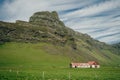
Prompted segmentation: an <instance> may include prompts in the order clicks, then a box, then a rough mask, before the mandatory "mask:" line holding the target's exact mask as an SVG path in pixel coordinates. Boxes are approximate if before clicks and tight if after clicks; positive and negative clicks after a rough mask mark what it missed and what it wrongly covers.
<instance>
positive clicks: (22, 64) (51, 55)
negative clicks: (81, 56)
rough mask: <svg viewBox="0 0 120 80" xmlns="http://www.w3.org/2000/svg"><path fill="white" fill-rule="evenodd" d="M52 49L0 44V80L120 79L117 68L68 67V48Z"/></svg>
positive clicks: (21, 44)
mask: <svg viewBox="0 0 120 80" xmlns="http://www.w3.org/2000/svg"><path fill="white" fill-rule="evenodd" d="M53 46H54V45H52V44H47V43H37V44H36V43H15V42H14V43H6V44H3V45H0V80H120V65H117V66H115V65H109V66H108V65H107V66H104V65H101V68H99V69H77V68H74V69H73V68H69V63H70V62H71V61H72V60H71V59H70V57H71V55H69V56H67V52H68V51H69V52H71V54H72V51H70V48H69V47H68V46H65V47H60V46H54V48H53ZM64 48H66V49H64ZM59 51H61V52H59ZM62 51H63V52H64V53H66V54H63V53H62ZM75 55H77V54H75ZM118 62H119V61H118Z"/></svg>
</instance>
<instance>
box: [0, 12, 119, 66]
mask: <svg viewBox="0 0 120 80" xmlns="http://www.w3.org/2000/svg"><path fill="white" fill-rule="evenodd" d="M0 43H1V45H0V56H1V58H0V59H1V60H0V63H2V64H5V63H6V61H7V62H8V63H9V64H11V63H13V62H14V63H15V61H16V60H18V62H17V64H18V63H20V64H21V63H22V62H26V63H29V64H31V63H30V62H32V63H36V62H38V63H39V62H41V61H45V62H46V59H48V60H52V61H53V62H52V61H51V63H55V62H56V64H57V63H58V62H59V61H62V62H63V63H64V62H67V64H68V62H71V61H73V62H74V61H81V62H83V61H84V62H85V61H89V60H95V61H98V62H99V63H101V65H118V64H119V60H120V56H119V54H120V53H119V49H118V48H115V47H113V46H111V45H108V44H106V43H103V42H99V41H97V40H94V39H93V38H91V37H90V36H89V35H87V34H82V33H79V32H76V31H74V30H72V29H70V28H68V27H66V26H65V25H64V23H63V22H62V21H60V19H59V16H58V14H57V12H55V11H53V12H48V11H43V12H36V13H34V14H33V15H32V16H31V17H30V19H29V22H26V21H21V20H17V21H16V22H15V23H8V22H3V21H0ZM32 52H33V53H32ZM10 53H11V54H10ZM29 53H30V54H29ZM43 53H44V54H43ZM36 54H37V56H36ZM8 55H9V56H8ZM11 55H12V56H11ZM18 55H19V56H18ZM26 55H27V56H26ZM45 55H47V57H46V56H45ZM48 55H49V56H48ZM16 56H17V57H18V58H16ZM21 56H22V57H21ZM53 56H54V57H53ZM4 57H6V58H7V59H4ZM57 57H58V59H57V60H58V62H57V60H55V59H56V58H57ZM24 59H25V61H24ZM10 60H11V61H10ZM14 60H15V61H14ZM54 60H55V61H54ZM9 61H10V62H9ZM48 62H49V61H48ZM38 63H36V64H38ZM41 63H42V62H41Z"/></svg>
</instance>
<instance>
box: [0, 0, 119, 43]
mask: <svg viewBox="0 0 120 80" xmlns="http://www.w3.org/2000/svg"><path fill="white" fill-rule="evenodd" d="M119 3H120V0H4V2H2V3H0V20H3V21H10V22H14V21H15V20H17V19H19V20H25V21H28V20H29V17H30V16H31V15H32V14H33V13H34V12H38V11H54V10H56V11H57V12H58V13H59V17H60V19H61V20H62V21H64V23H65V24H66V26H68V27H70V28H72V29H74V30H76V31H79V32H82V33H87V34H89V35H91V36H92V37H93V38H95V39H98V40H100V41H102V42H107V43H109V44H111V43H115V42H120V38H119V37H120V5H119Z"/></svg>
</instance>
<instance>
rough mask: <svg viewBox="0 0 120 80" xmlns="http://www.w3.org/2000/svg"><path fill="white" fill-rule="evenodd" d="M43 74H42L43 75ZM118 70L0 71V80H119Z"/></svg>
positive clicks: (57, 69)
mask: <svg viewBox="0 0 120 80" xmlns="http://www.w3.org/2000/svg"><path fill="white" fill-rule="evenodd" d="M43 73H44V74H43ZM119 75H120V68H110V67H109V68H100V69H70V68H62V69H60V68H54V69H47V70H39V69H26V70H17V69H13V70H11V71H10V70H0V80H119V79H120V76H119Z"/></svg>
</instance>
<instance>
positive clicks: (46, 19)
mask: <svg viewBox="0 0 120 80" xmlns="http://www.w3.org/2000/svg"><path fill="white" fill-rule="evenodd" d="M29 22H30V23H34V24H39V25H43V26H50V27H56V26H57V27H60V26H65V25H64V23H63V22H62V21H60V20H59V17H58V14H57V12H56V11H53V12H48V11H44V12H36V13H34V14H33V16H31V17H30V20H29Z"/></svg>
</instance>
